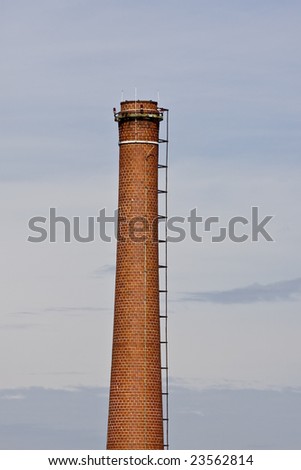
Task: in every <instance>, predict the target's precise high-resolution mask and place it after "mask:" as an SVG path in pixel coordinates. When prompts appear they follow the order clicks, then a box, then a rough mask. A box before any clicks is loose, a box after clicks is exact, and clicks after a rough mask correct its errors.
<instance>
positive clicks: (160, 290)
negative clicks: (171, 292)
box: [159, 289, 167, 293]
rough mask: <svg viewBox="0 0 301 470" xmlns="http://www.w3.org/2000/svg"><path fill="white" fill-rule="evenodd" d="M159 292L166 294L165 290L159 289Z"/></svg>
mask: <svg viewBox="0 0 301 470" xmlns="http://www.w3.org/2000/svg"><path fill="white" fill-rule="evenodd" d="M159 292H165V293H166V292H167V290H166V289H159Z"/></svg>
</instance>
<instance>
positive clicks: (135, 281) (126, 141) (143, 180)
mask: <svg viewBox="0 0 301 470" xmlns="http://www.w3.org/2000/svg"><path fill="white" fill-rule="evenodd" d="M114 115H115V121H117V122H118V126H119V149H120V150H119V159H120V160H119V203H118V206H119V219H118V231H119V237H118V241H117V264H116V286H115V311H114V332H113V352H112V369H111V387H110V403H109V420H108V438H107V449H128V450H134V449H163V448H164V443H163V416H162V395H161V393H162V385H161V358H160V318H159V315H160V313H159V272H158V224H157V218H158V140H159V123H160V121H161V120H162V119H163V113H162V112H161V110H160V109H159V108H158V106H157V103H156V102H154V101H123V102H122V103H121V110H120V112H116V110H114Z"/></svg>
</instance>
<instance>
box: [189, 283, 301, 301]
mask: <svg viewBox="0 0 301 470" xmlns="http://www.w3.org/2000/svg"><path fill="white" fill-rule="evenodd" d="M300 294H301V277H298V278H296V279H291V280H287V281H280V282H273V283H270V284H258V283H254V284H251V285H249V286H245V287H238V288H235V289H230V290H225V291H221V290H216V291H207V292H202V291H199V292H189V293H187V294H186V295H185V296H184V297H182V299H180V300H181V301H195V302H210V303H216V304H251V303H256V302H278V301H293V300H299V299H300Z"/></svg>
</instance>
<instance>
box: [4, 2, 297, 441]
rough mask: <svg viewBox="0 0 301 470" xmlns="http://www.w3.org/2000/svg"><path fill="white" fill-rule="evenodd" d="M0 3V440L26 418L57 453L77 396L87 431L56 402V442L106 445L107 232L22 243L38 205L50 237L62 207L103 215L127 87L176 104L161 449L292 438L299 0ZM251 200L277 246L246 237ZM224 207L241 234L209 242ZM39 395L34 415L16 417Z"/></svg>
mask: <svg viewBox="0 0 301 470" xmlns="http://www.w3.org/2000/svg"><path fill="white" fill-rule="evenodd" d="M0 11H1V15H0V53H1V57H2V60H1V63H0V77H1V78H0V83H1V87H0V214H1V232H0V259H1V263H0V280H1V286H2V287H1V297H0V299H1V300H0V394H1V400H0V407H1V406H3V407H4V409H6V410H11V412H8V411H7V413H6V415H5V420H4V421H3V422H2V424H1V421H2V420H0V435H7V436H8V434H6V431H5V429H8V428H7V427H9V429H10V430H11V432H10V434H9V436H10V437H9V438H8V437H7V438H5V439H3V440H2V444H0V447H1V448H18V447H19V448H21V447H22V446H23V448H40V447H39V446H40V445H43V444H41V443H40V442H39V440H38V439H39V438H38V436H37V435H35V434H34V433H28V435H27V436H26V442H25V441H24V442H23V444H22V439H21V438H19V437H18V436H19V434H18V433H19V432H21V431H20V429H24V427H26V428H27V429H29V428H30V429H31V427H32V426H33V427H37V426H38V425H39V426H40V427H41V429H42V428H43V429H44V431H43V432H45V439H46V440H47V439H48V440H47V442H48V443H49V446H50V447H52V446H53V447H55V446H56V445H58V439H57V436H58V434H56V432H54V429H59V424H57V425H55V419H56V417H57V419H58V423H59V422H60V421H59V420H60V419H63V418H60V413H59V411H57V413H53V412H52V409H53V407H54V408H55V409H56V407H55V403H57V402H59V400H60V399H62V400H67V398H66V397H67V396H69V397H70V400H71V402H72V403H76V400H77V399H79V398H78V397H81V400H79V402H78V404H81V405H80V406H83V407H84V406H85V405H84V403H85V400H84V397H89V396H91V394H93V397H94V398H93V400H92V401H93V404H95V406H96V407H97V410H98V413H99V414H98V416H99V423H98V424H97V422H94V421H93V423H92V422H91V423H90V424H91V426H90V428H89V429H90V430H91V434H90V436H91V439H90V440H89V439H88V438H87V435H86V434H85V429H86V428H85V423H83V424H82V426H83V427H82V428H78V427H77V426H78V423H77V424H75V420H71V419H70V420H69V417H70V416H71V415H72V413H73V412H72V409H71V408H70V409H68V410H66V415H65V418H64V419H65V420H66V423H67V421H68V426H69V428H70V427H72V426H73V428H72V429H73V430H74V440H73V441H72V442H70V439H69V438H67V434H68V433H66V434H64V436H65V438H64V439H65V440H63V441H62V442H63V443H64V445H65V446H66V448H67V447H69V448H75V447H76V446H78V447H77V448H83V444H84V446H86V448H104V447H105V431H104V430H105V427H106V419H107V418H106V413H107V396H108V386H109V377H110V360H111V341H112V325H113V304H114V269H115V268H114V266H115V248H116V246H115V241H114V239H112V241H111V242H105V241H103V240H100V238H99V236H98V234H97V233H96V234H95V240H94V241H93V242H89V243H79V242H77V241H76V240H75V239H74V238H72V240H71V242H70V243H65V242H64V236H63V235H64V233H63V230H62V227H60V228H58V231H57V241H56V242H55V243H50V242H49V239H47V240H46V241H44V242H41V243H33V242H30V241H28V237H29V236H30V235H34V234H33V233H32V232H31V231H30V229H29V225H28V223H29V220H30V219H31V218H33V217H38V216H39V217H45V218H46V220H47V223H46V228H47V230H48V225H47V224H48V222H49V214H50V208H56V212H57V214H58V215H60V216H64V217H68V218H69V219H70V220H72V218H73V217H77V216H78V217H80V222H81V226H80V228H81V233H82V234H83V235H84V234H85V233H87V220H88V217H97V215H98V212H99V210H101V209H103V208H105V210H106V213H107V214H108V215H109V216H110V215H113V213H114V210H115V209H116V208H117V183H118V134H117V125H116V123H115V122H114V119H113V112H112V109H113V107H116V108H118V107H119V103H120V101H121V99H134V97H135V89H136V93H137V97H138V99H153V100H157V99H158V97H159V105H161V106H163V107H165V108H169V109H170V135H169V138H170V166H169V216H170V217H173V216H174V217H183V218H184V219H185V223H184V225H183V227H184V228H185V233H186V236H185V239H184V240H182V241H181V242H178V243H175V242H170V243H169V254H168V265H169V285H168V288H169V304H168V308H169V362H170V380H171V384H172V390H174V392H173V394H172V396H171V404H172V406H171V436H173V440H171V448H177V449H180V448H189V447H187V446H189V445H191V446H192V447H191V448H193V447H194V448H200V447H202V448H204V447H206V445H208V448H212V449H213V448H222V447H223V443H224V445H226V447H227V445H228V444H229V445H230V444H231V446H232V448H235V447H237V448H238V447H240V446H241V448H243V447H245V448H248V447H249V448H293V447H294V448H299V449H300V448H301V447H300V446H301V441H300V439H299V440H298V439H296V435H295V431H296V428H295V424H294V423H295V420H297V418H298V420H299V421H300V418H301V416H300V410H301V406H300V404H301V394H300V391H301V376H300V373H299V371H300V368H301V345H300V334H299V331H300V328H301V317H300V306H301V305H300V304H301V270H300V258H301V254H300V248H299V244H300V232H301V222H300V220H301V219H300V208H299V206H298V202H297V201H298V200H300V193H301V186H300V176H301V174H300V173H301V163H300V148H301V145H300V121H301V103H300V91H301V90H300V88H301V77H300V75H301V59H300V53H299V44H300V39H301V38H300V36H301V32H300V14H301V5H300V2H297V1H294V0H288V1H287V2H282V1H280V0H273V1H268V0H263V1H257V0H252V1H250V0H249V1H245V2H241V1H238V0H228V1H227V2H224V1H222V0H214V1H212V0H210V1H209V0H207V1H206V0H190V1H188V2H186V3H185V4H184V3H183V2H180V1H178V0H173V1H171V0H164V1H160V2H159V1H158V0H154V1H152V2H141V1H137V0H128V1H127V2H126V3H125V2H121V1H120V0H111V1H110V2H109V1H105V0H103V1H98V0H97V1H96V0H89V1H86V0H85V1H84V0H43V1H37V0H28V1H27V2H22V1H21V0H15V1H14V2H9V1H8V0H0ZM252 207H258V211H259V222H260V221H261V220H263V219H264V218H265V217H266V216H273V217H272V219H271V220H270V221H269V222H268V224H267V225H266V227H265V228H266V230H267V231H268V232H269V234H270V236H271V238H273V241H267V240H266V239H265V238H264V237H263V236H262V235H261V234H259V236H258V241H255V240H252V237H251V232H252V230H251V225H252ZM193 209H196V211H197V215H198V216H199V217H202V218H203V221H202V223H201V222H200V223H198V226H197V231H198V235H199V236H202V237H203V239H202V242H200V241H194V240H193V239H192V237H191V233H190V231H191V230H190V229H191V227H190V226H189V222H188V219H187V218H188V217H189V214H190V212H191V210H193ZM209 217H219V223H216V224H212V226H211V227H212V231H211V232H208V231H205V230H204V228H205V225H204V221H205V220H206V219H208V218H209ZM233 217H244V218H245V219H247V221H248V224H247V225H242V224H240V225H237V228H236V234H237V236H241V235H242V234H244V233H245V234H247V235H248V238H247V240H246V241H244V242H241V243H237V242H234V241H233V240H231V239H230V238H229V236H227V237H226V239H225V240H224V241H222V242H220V243H215V242H213V241H212V237H217V236H218V235H219V233H220V228H221V227H226V228H228V227H229V223H230V221H231V220H232V219H233ZM253 223H254V221H253ZM111 225H112V224H111ZM111 225H110V224H109V225H108V234H111V236H112V235H113V228H112V226H111ZM112 238H113V237H112ZM11 396H13V397H22V399H21V398H17V399H14V398H13V399H11V398H10V397H11ZM3 397H4V398H3ZM37 397H38V400H37ZM97 397H101V399H100V398H99V400H100V401H99V403H98V402H97ZM272 397H274V398H272ZM275 397H276V398H275ZM73 400H75V401H73ZM206 400H207V401H206ZM35 401H38V403H39V407H43V410H44V412H43V413H41V412H40V410H39V407H33V408H30V409H32V410H33V411H32V413H31V414H30V416H29V415H28V413H26V409H27V407H28V406H29V404H30V403H34V402H35ZM67 401H68V400H67ZM14 403H18V406H19V408H18V409H16V407H11V408H10V407H9V406H11V405H9V404H14ZM47 403H48V404H49V408H48V406H47ZM97 403H98V404H97ZM206 403H207V404H208V409H207V408H206V406H207V405H206ZM266 403H269V407H268V410H267V411H266V412H265V411H264V409H266V407H265V406H263V405H264V404H266ZM8 405H9V406H8ZM70 406H71V405H70ZM89 406H92V405H89ZM83 409H84V408H83ZM12 410H15V411H12ZM211 410H216V412H214V413H213V412H212V413H211ZM254 410H256V413H255V415H254ZM207 412H208V415H207ZM227 412H229V413H230V416H231V419H230V421H231V422H228V421H227V424H228V426H229V427H230V432H229V435H230V436H232V440H231V439H230V438H229V439H230V441H228V440H227V439H228V438H226V436H225V435H224V436H223V434H222V429H224V428H223V426H224V425H225V413H227ZM24 413H25V414H24ZM35 413H36V415H35ZM68 413H69V414H68ZM231 413H232V414H231ZM50 414H51V416H50ZM89 416H90V415H89ZM256 417H258V420H259V422H260V417H262V419H263V420H264V422H265V425H264V426H263V427H262V428H261V432H260V434H259V435H258V439H257V440H256V439H255V437H254V436H255V434H256V433H255V431H254V429H255V428H256V426H255V424H256ZM276 417H278V418H276ZM232 418H233V419H232ZM248 419H250V420H251V421H252V426H250V427H245V428H244V427H243V426H244V425H243V423H244V422H245V420H248ZM37 420H38V421H37ZM237 420H238V421H239V426H238V428H237V422H238V421H237ZM275 420H276V421H275ZM22 426H23V428H22ZM87 426H88V424H87ZM97 426H99V427H97ZM183 426H185V427H186V428H187V429H189V430H190V433H187V435H186V436H181V429H183ZM92 428H93V429H92ZM237 429H241V430H244V432H240V433H238V432H237ZM195 430H197V432H194V431H195ZM69 431H70V429H69ZM206 431H208V434H206ZM284 431H285V432H284ZM3 433H4V434H3ZM47 433H48V434H47ZM21 434H22V433H21ZM69 435H70V433H69ZM84 435H85V437H83V436H84ZM196 435H199V436H200V440H201V442H200V443H199V444H198V441H197V439H196V438H195V437H194V440H193V438H191V439H190V440H189V442H187V436H196ZM242 436H243V437H242ZM24 439H25V438H24ZM41 439H42V438H41ZM62 439H63V437H62ZM68 439H69V440H68ZM87 439H88V440H87ZM223 439H224V440H223ZM45 442H46V441H45ZM236 443H237V446H235V444H236ZM204 444H205V446H204ZM62 445H63V444H62ZM70 446H71V447H70ZM226 447H224V448H226Z"/></svg>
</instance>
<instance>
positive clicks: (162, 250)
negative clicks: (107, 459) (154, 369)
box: [158, 108, 169, 450]
mask: <svg viewBox="0 0 301 470" xmlns="http://www.w3.org/2000/svg"><path fill="white" fill-rule="evenodd" d="M160 111H162V112H164V113H165V114H166V123H165V136H164V139H161V138H159V144H163V145H164V146H165V149H163V151H161V149H159V150H160V151H159V162H158V170H159V176H158V180H159V185H160V187H159V189H158V199H159V200H158V207H159V215H158V243H159V266H158V267H159V295H160V345H161V377H162V407H163V438H164V449H165V450H168V449H169V406H168V394H169V380H168V379H169V378H168V335H167V326H168V325H167V323H168V322H167V320H168V309H167V294H168V290H167V266H168V264H167V202H168V201H167V184H168V130H169V129H168V128H169V124H168V118H169V111H168V109H165V108H160ZM161 148H162V147H161Z"/></svg>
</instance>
